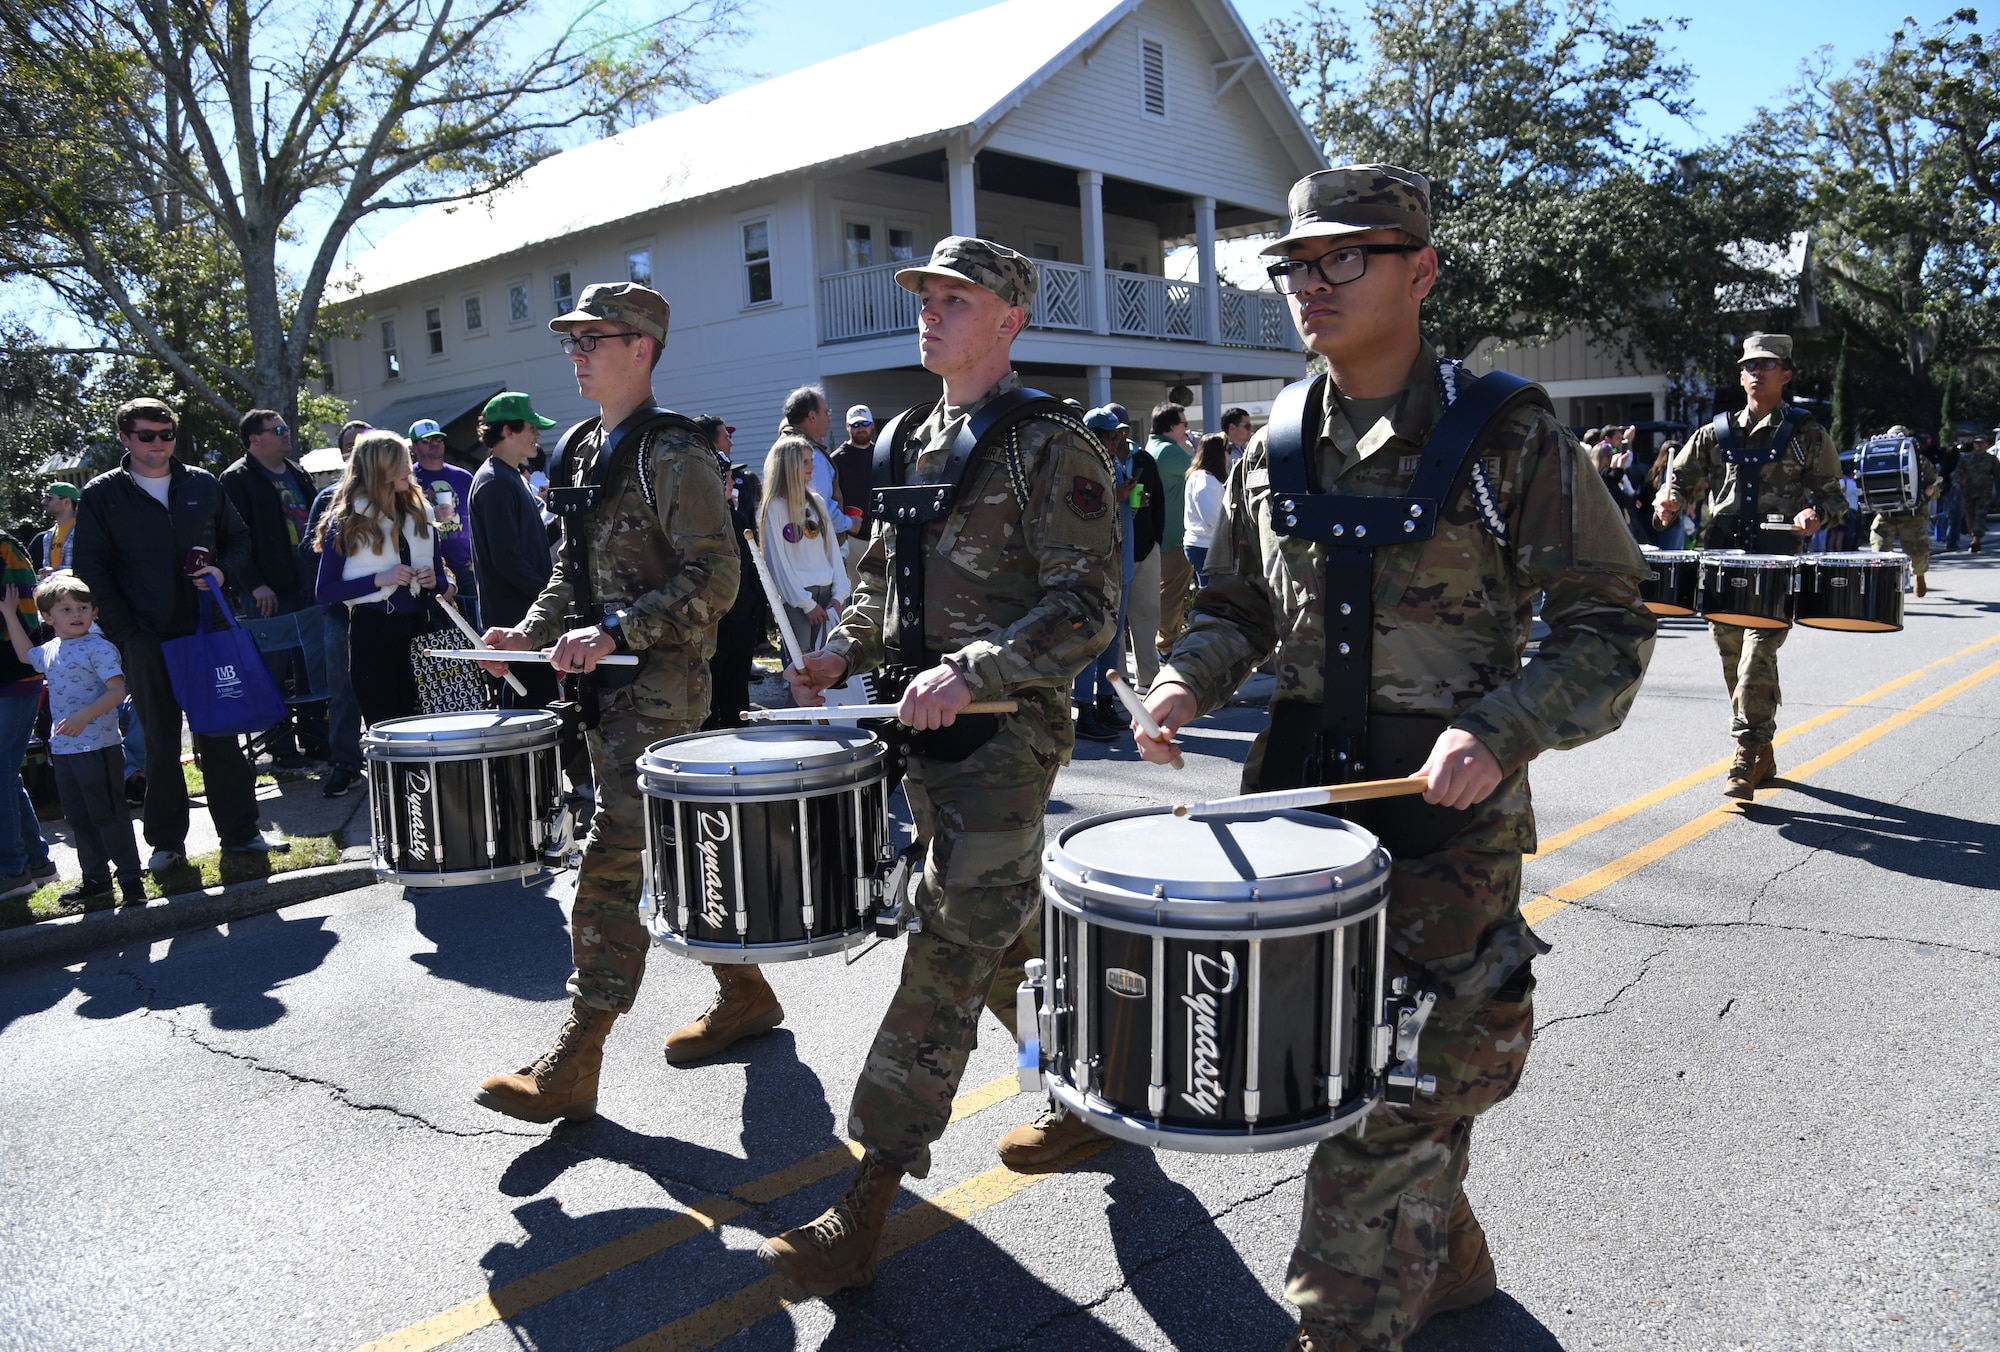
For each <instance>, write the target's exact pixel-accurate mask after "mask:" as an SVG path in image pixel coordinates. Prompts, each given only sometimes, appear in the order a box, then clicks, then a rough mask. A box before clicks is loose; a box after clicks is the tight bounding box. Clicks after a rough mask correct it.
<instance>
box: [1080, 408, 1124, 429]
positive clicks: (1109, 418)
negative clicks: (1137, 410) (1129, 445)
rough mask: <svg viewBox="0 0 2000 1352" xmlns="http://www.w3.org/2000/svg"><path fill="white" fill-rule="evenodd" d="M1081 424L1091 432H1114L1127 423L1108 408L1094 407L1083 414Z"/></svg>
mask: <svg viewBox="0 0 2000 1352" xmlns="http://www.w3.org/2000/svg"><path fill="white" fill-rule="evenodd" d="M1083 425H1084V426H1085V427H1088V428H1089V429H1090V430H1091V431H1093V432H1116V431H1117V430H1118V429H1119V428H1121V427H1128V426H1129V424H1127V423H1126V421H1125V420H1124V419H1123V418H1121V417H1119V416H1118V414H1117V413H1116V412H1114V411H1113V410H1111V409H1109V408H1094V409H1092V410H1090V412H1088V413H1086V414H1084V415H1083Z"/></svg>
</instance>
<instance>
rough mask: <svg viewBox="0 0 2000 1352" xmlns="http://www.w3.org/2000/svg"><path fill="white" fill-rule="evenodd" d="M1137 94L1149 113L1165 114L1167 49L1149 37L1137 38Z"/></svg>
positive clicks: (1162, 115) (1154, 115) (1154, 114)
mask: <svg viewBox="0 0 2000 1352" xmlns="http://www.w3.org/2000/svg"><path fill="white" fill-rule="evenodd" d="M1139 95H1140V103H1141V105H1142V106H1143V107H1144V108H1145V110H1146V112H1147V113H1148V114H1149V115H1151V116H1153V117H1165V116H1166V115H1167V49H1166V47H1165V46H1163V45H1162V44H1160V43H1157V42H1155V41H1153V40H1152V39H1151V38H1141V39H1140V40H1139Z"/></svg>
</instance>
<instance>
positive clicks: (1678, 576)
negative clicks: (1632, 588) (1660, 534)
mask: <svg viewBox="0 0 2000 1352" xmlns="http://www.w3.org/2000/svg"><path fill="white" fill-rule="evenodd" d="M1639 550H1640V552H1641V553H1643V554H1644V555H1645V556H1646V563H1647V565H1648V566H1650V567H1651V568H1652V570H1653V576H1652V579H1651V580H1650V581H1647V582H1641V583H1640V584H1639V599H1640V600H1642V601H1644V602H1645V603H1646V609H1648V610H1650V611H1652V612H1653V613H1654V614H1655V615H1692V614H1694V609H1695V601H1696V599H1697V598H1698V597H1699V595H1700V591H1701V578H1700V573H1701V551H1700V550H1699V549H1655V548H1653V547H1652V546H1650V545H1641V546H1640V547H1639Z"/></svg>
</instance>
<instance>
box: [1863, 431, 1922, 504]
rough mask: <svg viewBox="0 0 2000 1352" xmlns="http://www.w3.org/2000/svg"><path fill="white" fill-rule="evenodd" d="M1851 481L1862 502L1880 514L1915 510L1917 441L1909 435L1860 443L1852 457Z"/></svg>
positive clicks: (1876, 438)
mask: <svg viewBox="0 0 2000 1352" xmlns="http://www.w3.org/2000/svg"><path fill="white" fill-rule="evenodd" d="M1854 482H1855V485H1856V487H1857V489H1858V490H1859V492H1860V494H1861V505H1862V506H1863V507H1864V508H1866V509H1867V510H1869V511H1871V512H1875V513H1877V514H1879V515H1883V516H1897V515H1900V514H1903V513H1907V512H1914V511H1916V510H1917V503H1918V501H1919V497H1918V494H1919V493H1920V492H1921V489H1920V487H1919V485H1920V484H1921V482H1922V481H1921V480H1920V479H1919V478H1918V477H1917V443H1916V442H1914V441H1912V440H1910V439H1909V438H1908V437H1875V438H1872V439H1870V440H1868V441H1864V442H1862V443H1861V448H1860V449H1859V450H1858V451H1857V452H1856V453H1855V457H1854Z"/></svg>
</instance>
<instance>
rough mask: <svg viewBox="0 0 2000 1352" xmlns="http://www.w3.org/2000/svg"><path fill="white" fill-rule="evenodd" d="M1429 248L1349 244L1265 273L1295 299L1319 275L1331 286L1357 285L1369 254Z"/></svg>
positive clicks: (1288, 261)
mask: <svg viewBox="0 0 2000 1352" xmlns="http://www.w3.org/2000/svg"><path fill="white" fill-rule="evenodd" d="M1429 247H1430V246H1429V245H1427V244H1347V245H1343V246H1341V247H1340V248H1338V249H1331V250H1329V251H1327V252H1326V253H1323V254H1321V255H1320V256H1319V257H1318V258H1286V259H1281V260H1280V261H1278V262H1276V263H1273V264H1271V266H1270V267H1268V268H1265V269H1264V271H1265V272H1266V273H1267V274H1269V276H1270V278H1271V285H1273V286H1275V287H1277V288H1278V290H1279V292H1280V293H1281V294H1283V295H1287V296H1296V295H1297V294H1298V293H1299V292H1301V291H1303V290H1305V289H1306V288H1307V287H1309V286H1311V285H1312V278H1313V277H1314V275H1317V276H1318V277H1319V278H1320V280H1321V281H1323V282H1325V283H1326V284H1327V285H1328V286H1340V285H1342V284H1343V283H1346V282H1351V281H1354V280H1355V279H1356V278H1358V277H1361V276H1363V275H1365V274H1366V273H1367V271H1368V255H1370V254H1406V253H1416V252H1417V251H1418V250H1420V249H1427V248H1429Z"/></svg>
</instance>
